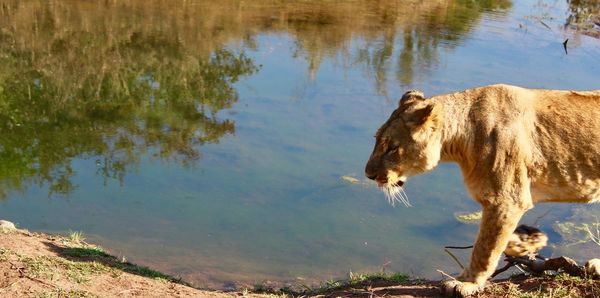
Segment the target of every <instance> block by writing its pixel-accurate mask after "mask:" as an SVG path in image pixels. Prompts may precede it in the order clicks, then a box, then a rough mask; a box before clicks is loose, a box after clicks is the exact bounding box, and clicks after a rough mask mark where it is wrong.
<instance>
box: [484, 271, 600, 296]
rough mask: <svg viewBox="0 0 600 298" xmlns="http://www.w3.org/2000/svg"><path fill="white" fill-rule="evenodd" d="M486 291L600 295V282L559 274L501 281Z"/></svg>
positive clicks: (504, 293) (525, 294) (491, 292)
mask: <svg viewBox="0 0 600 298" xmlns="http://www.w3.org/2000/svg"><path fill="white" fill-rule="evenodd" d="M485 293H487V294H491V295H492V296H499V297H521V298H548V297H553V298H567V297H600V282H598V281H597V280H593V279H588V278H581V277H576V276H571V275H568V274H557V275H554V276H542V277H531V276H529V277H528V278H527V279H526V280H523V281H522V282H518V283H514V282H512V281H509V282H499V283H493V284H492V285H490V286H488V287H486V289H485Z"/></svg>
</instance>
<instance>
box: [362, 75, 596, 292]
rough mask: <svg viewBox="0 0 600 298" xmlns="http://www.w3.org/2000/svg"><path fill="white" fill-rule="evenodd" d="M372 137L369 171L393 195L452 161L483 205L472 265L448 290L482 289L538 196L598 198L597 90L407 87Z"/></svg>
mask: <svg viewBox="0 0 600 298" xmlns="http://www.w3.org/2000/svg"><path fill="white" fill-rule="evenodd" d="M375 138H376V142H375V148H374V149H373V153H372V154H371V157H370V158H369V161H368V163H367V166H366V169H365V174H366V176H367V177H368V178H370V179H373V180H375V181H377V183H378V185H379V186H380V187H382V188H383V189H384V190H386V191H387V194H388V195H390V194H391V195H394V194H397V193H399V188H400V187H402V185H403V184H404V183H405V182H406V179H407V178H408V177H410V176H413V175H416V174H419V173H423V172H426V171H429V170H431V169H433V168H434V167H435V166H436V165H437V164H438V162H440V161H454V162H457V163H458V164H459V166H460V169H461V171H462V174H463V178H464V181H465V184H466V186H467V189H468V190H469V192H470V194H471V195H472V197H473V198H474V199H475V200H476V201H477V202H479V204H481V206H482V210H483V218H482V221H481V225H480V229H479V234H478V236H477V240H476V242H475V244H474V248H473V253H472V255H471V263H470V264H469V266H468V267H467V268H466V269H465V270H464V271H463V273H462V274H461V275H460V276H459V277H458V278H457V280H449V281H446V282H444V284H443V286H442V292H443V293H445V294H457V295H460V296H468V295H471V294H473V293H475V292H477V291H478V290H479V289H481V288H482V287H483V285H484V283H485V282H486V280H487V279H488V278H489V277H490V275H491V274H492V273H493V272H494V269H495V268H496V265H497V263H498V259H499V258H500V255H501V253H502V251H503V250H504V249H505V248H506V245H507V242H508V240H509V238H510V236H511V234H512V232H513V231H514V230H515V227H516V226H517V224H518V222H519V219H520V218H521V216H522V215H523V214H524V213H525V212H526V211H527V210H528V209H530V208H532V207H533V204H534V203H537V202H577V203H593V202H599V201H600V90H598V91H588V92H579V91H561V90H539V89H526V88H520V87H515V86H509V85H491V86H485V87H479V88H475V89H469V90H465V91H462V92H458V93H453V94H446V95H439V96H434V97H431V98H425V97H424V96H423V94H422V93H421V92H418V91H409V92H407V93H405V94H404V95H403V96H402V98H401V99H400V102H399V106H398V108H397V109H396V110H395V111H394V112H393V113H392V115H391V116H390V118H389V119H388V120H387V121H386V122H385V123H384V124H383V125H382V126H381V128H379V130H378V131H377V134H376V136H375Z"/></svg>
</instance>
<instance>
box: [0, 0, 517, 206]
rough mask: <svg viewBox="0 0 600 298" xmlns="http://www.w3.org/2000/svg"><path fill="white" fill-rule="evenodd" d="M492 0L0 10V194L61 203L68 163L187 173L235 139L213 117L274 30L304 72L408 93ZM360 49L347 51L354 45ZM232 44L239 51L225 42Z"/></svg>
mask: <svg viewBox="0 0 600 298" xmlns="http://www.w3.org/2000/svg"><path fill="white" fill-rule="evenodd" d="M508 7H510V2H509V1H507V0H496V1H481V2H473V1H464V0H439V1H427V2H424V3H423V2H422V1H412V0H411V1H361V0H354V1H346V2H344V3H339V2H333V1H302V2H289V1H249V2H246V1H233V0H229V1H220V2H218V3H217V2H212V1H211V3H208V2H207V1H182V2H177V3H173V2H172V1H158V0H156V1H126V2H121V1H117V2H114V1H108V2H81V1H52V0H51V1H27V2H23V1H3V2H2V3H0V134H1V138H0V164H1V165H2V166H1V167H0V181H1V182H0V183H2V185H1V186H0V198H6V197H7V195H8V191H9V190H10V189H12V190H17V191H19V190H20V191H24V190H25V189H26V188H27V186H28V185H31V184H37V185H48V186H49V189H50V192H51V193H60V194H68V193H70V192H71V191H72V190H73V189H75V188H76V185H74V184H73V183H72V177H73V176H74V175H75V172H74V169H73V166H72V164H71V162H72V159H74V158H76V157H84V158H91V159H98V160H97V162H96V163H97V166H98V174H99V175H100V176H101V177H104V179H116V180H118V181H121V182H122V181H123V177H124V175H125V174H126V172H127V170H128V168H129V167H131V166H133V165H135V164H137V163H138V162H139V159H140V156H142V155H143V154H144V153H147V152H148V151H149V150H151V151H152V152H153V153H155V152H156V154H157V155H158V156H159V157H160V158H162V159H167V160H177V161H180V162H182V163H183V164H184V165H190V164H192V163H193V162H194V161H195V160H197V159H198V157H199V155H200V152H199V151H198V149H199V146H198V145H202V144H204V143H211V142H218V140H219V139H220V138H221V137H222V136H223V135H226V134H230V133H233V132H234V130H235V125H234V122H233V121H232V120H230V119H221V118H220V117H217V114H218V113H219V111H222V110H223V109H227V108H231V107H232V106H233V104H234V103H235V102H236V101H237V93H236V90H235V89H234V87H233V83H235V82H236V81H237V80H238V79H239V78H240V77H243V76H248V75H251V74H253V73H254V72H256V71H257V69H258V68H257V67H256V66H255V64H254V62H253V61H252V60H251V59H250V58H249V57H248V56H246V55H245V54H244V52H243V50H233V49H234V48H236V49H255V48H256V47H257V42H256V40H255V38H256V36H258V35H260V34H268V33H285V34H287V35H289V36H291V38H292V39H293V40H294V42H295V49H294V55H295V56H296V57H303V59H305V60H306V64H307V67H308V75H309V77H311V78H313V79H314V78H315V74H316V72H317V70H318V69H319V66H320V64H321V63H322V61H323V60H324V59H337V58H338V57H342V59H343V61H345V62H344V63H347V65H348V66H350V67H360V68H363V69H364V70H365V71H366V73H367V75H366V76H367V77H370V78H373V80H374V82H375V84H376V88H377V90H378V91H379V92H380V93H385V85H386V82H387V81H388V76H389V73H392V74H393V76H395V79H396V81H397V82H398V83H400V84H404V85H407V84H410V83H411V82H412V81H413V79H414V76H415V75H416V74H422V73H424V72H425V71H426V70H427V69H428V68H429V67H430V66H431V65H432V64H435V63H436V62H437V60H438V58H437V55H438V54H437V53H438V47H439V45H440V44H441V43H446V44H448V45H449V47H452V46H453V45H456V44H457V43H458V42H459V40H460V39H461V37H462V36H464V35H466V34H468V33H469V31H470V30H471V28H473V27H474V26H475V24H474V23H475V22H476V21H477V20H478V19H479V18H480V17H481V15H482V13H484V12H486V11H504V10H505V9H506V8H508ZM356 40H360V41H361V42H360V43H359V45H358V46H357V45H356V44H353V42H354V41H356ZM236 45H238V46H236Z"/></svg>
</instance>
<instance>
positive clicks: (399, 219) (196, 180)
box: [0, 0, 600, 289]
mask: <svg viewBox="0 0 600 298" xmlns="http://www.w3.org/2000/svg"><path fill="white" fill-rule="evenodd" d="M577 3H578V2H577ZM577 3H575V2H569V1H567V2H565V1H533V0H530V1H519V2H517V1H514V2H511V1H507V0H490V1H480V2H477V1H462V0H439V1H430V2H423V3H422V2H421V1H397V2H393V1H358V0H356V1H346V2H344V3H343V4H340V3H337V2H330V1H316V0H315V1H312V0H308V1H301V2H289V1H219V2H218V4H217V2H215V3H207V1H182V2H176V3H175V2H164V1H116V2H115V1H108V2H101V1H97V2H94V1H86V2H81V1H53V0H50V1H0V218H2V219H8V220H11V221H14V222H16V223H18V225H19V226H21V227H24V228H27V229H30V230H34V231H45V232H52V233H61V234H68V233H69V231H82V232H83V233H84V235H85V237H86V238H87V240H88V241H90V242H94V243H98V244H100V245H101V246H103V247H104V248H106V249H107V250H108V251H109V252H111V253H113V254H116V255H118V256H122V257H125V258H126V259H127V260H129V261H132V262H136V263H139V264H142V265H146V266H150V267H153V268H155V269H157V270H160V271H163V272H166V273H169V274H172V275H175V276H180V277H182V278H183V279H185V280H188V281H190V282H191V283H192V284H194V285H196V286H200V287H207V288H217V289H229V288H233V287H241V286H247V285H253V284H257V283H272V284H277V285H286V284H314V283H318V282H320V281H324V280H328V279H338V278H344V277H346V276H347V275H348V274H349V272H380V271H382V270H385V271H386V272H403V273H407V274H410V275H412V276H415V277H426V278H439V277H440V276H439V275H438V273H437V272H436V269H441V270H444V271H445V272H449V273H454V272H458V271H459V268H458V266H456V264H455V263H454V261H453V260H452V259H450V258H449V257H448V256H447V255H446V253H445V252H444V251H443V246H444V245H468V244H470V243H472V242H473V240H474V237H475V235H476V232H477V225H473V224H467V223H464V222H461V221H458V220H457V219H456V218H455V214H457V213H460V212H471V211H476V210H478V206H477V204H476V203H474V202H473V201H472V200H471V199H470V198H469V196H468V194H467V193H466V191H465V188H464V186H463V184H462V178H461V175H460V171H459V170H458V168H457V166H456V165H454V164H442V165H440V166H439V167H438V168H437V169H436V170H435V171H433V172H431V173H429V174H426V175H422V176H418V177H414V178H413V179H411V180H410V181H408V183H407V185H406V192H407V194H408V197H409V198H410V201H411V204H412V207H409V208H406V207H403V206H396V207H392V206H390V205H389V204H388V203H387V201H386V199H385V198H384V196H383V194H382V193H381V191H380V190H378V189H377V187H376V186H375V185H374V184H373V183H371V182H369V181H367V180H366V179H365V178H364V176H363V170H364V165H365V163H366V161H367V159H368V157H369V154H370V152H371V149H372V146H373V142H374V139H373V135H374V133H375V130H376V129H377V128H378V127H379V126H380V125H381V124H382V123H383V121H384V120H385V119H387V117H388V115H389V114H390V113H391V111H392V110H393V109H394V108H395V106H396V104H397V99H398V98H399V96H400V95H401V94H402V93H403V92H404V91H406V90H409V89H420V90H423V91H424V92H425V94H426V95H433V94H439V93H445V92H453V91H457V90H462V89H465V88H469V87H475V86H480V85H485V84H492V83H499V82H502V83H508V84H515V85H521V86H525V87H532V88H533V87H535V88H552V89H600V84H599V83H600V79H599V78H598V73H600V55H599V54H600V40H598V39H595V38H593V37H590V36H588V35H593V34H595V32H596V31H594V30H596V28H594V27H593V25H589V26H588V25H586V24H588V23H589V16H590V15H592V12H594V10H595V11H600V7H593V6H591V7H590V6H580V5H578V4H577ZM588 5H589V4H588ZM586 22H587V23H586ZM581 32H583V33H586V34H582V33H581ZM567 38H568V39H569V41H568V42H567V48H566V50H567V51H565V48H564V47H563V42H564V41H565V40H566V39H567ZM523 222H524V223H528V224H532V225H538V226H540V227H541V228H542V229H543V230H544V231H546V232H547V233H549V235H550V241H551V243H552V245H550V246H549V247H548V248H547V249H545V250H544V254H546V255H560V254H569V255H570V256H573V257H574V258H576V259H579V260H584V259H586V258H588V257H589V256H590V255H592V252H594V251H595V252H596V253H597V251H598V246H597V245H596V246H594V245H595V244H593V243H592V242H590V241H585V239H586V238H585V237H586V235H585V233H583V234H582V233H581V230H577V229H576V228H577V227H578V226H577V225H580V224H583V223H587V224H590V225H592V224H594V223H596V224H597V223H598V222H600V206H599V205H589V206H575V205H566V204H565V205H558V204H547V205H538V206H536V208H534V209H533V210H532V211H530V212H529V213H528V215H527V216H526V217H525V218H524V219H523ZM573 226H574V227H575V229H571V230H567V229H566V228H567V227H571V228H572V227H573ZM577 233H579V234H581V235H578V234H577ZM458 255H459V257H460V258H461V259H462V260H463V262H467V260H468V252H464V253H462V252H461V253H459V254H458Z"/></svg>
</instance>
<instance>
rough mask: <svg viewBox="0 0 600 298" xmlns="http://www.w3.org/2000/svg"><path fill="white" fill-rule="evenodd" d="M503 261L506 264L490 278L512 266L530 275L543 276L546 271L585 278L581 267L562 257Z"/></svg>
mask: <svg viewBox="0 0 600 298" xmlns="http://www.w3.org/2000/svg"><path fill="white" fill-rule="evenodd" d="M505 260H506V261H507V262H508V263H507V264H506V265H505V266H504V267H502V268H500V269H498V270H496V271H495V272H494V274H492V277H494V276H496V275H498V274H500V273H502V272H504V271H506V270H508V269H509V268H510V267H512V266H519V267H520V268H522V269H524V270H525V271H527V272H529V273H531V274H544V273H545V272H546V271H556V272H565V273H567V274H569V275H572V276H580V277H584V276H586V272H585V269H584V268H583V266H579V265H578V264H577V262H575V261H574V260H573V259H571V258H568V257H564V256H563V257H558V258H552V259H544V258H540V257H536V258H535V259H530V258H529V257H506V259H505Z"/></svg>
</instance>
